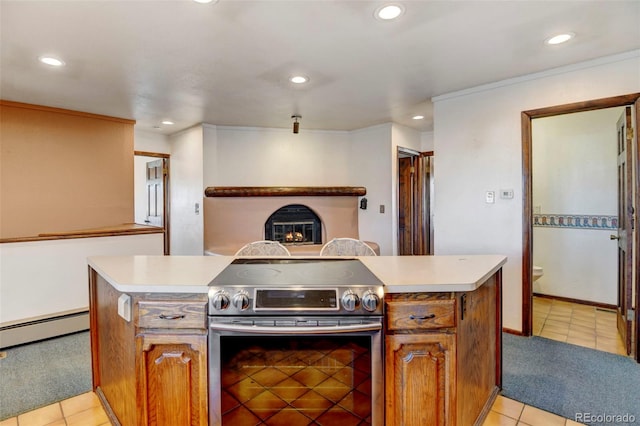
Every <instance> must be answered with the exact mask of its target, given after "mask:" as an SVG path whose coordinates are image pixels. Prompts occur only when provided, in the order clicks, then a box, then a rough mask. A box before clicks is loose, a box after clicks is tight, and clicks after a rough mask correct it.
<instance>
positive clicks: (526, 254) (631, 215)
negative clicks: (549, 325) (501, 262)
mask: <svg viewBox="0 0 640 426" xmlns="http://www.w3.org/2000/svg"><path fill="white" fill-rule="evenodd" d="M638 99H640V93H636V94H631V95H624V96H617V97H613V98H605V99H598V100H594V101H587V102H580V103H575V104H567V105H559V106H554V107H549V108H542V109H537V110H530V111H524V112H522V115H521V122H522V152H523V157H522V158H523V193H524V196H523V203H524V205H523V261H522V271H523V272H522V274H523V276H522V283H523V287H522V295H523V296H522V330H523V334H524V335H526V336H530V335H531V334H532V326H533V309H532V308H533V284H532V282H533V279H532V277H533V214H534V206H533V201H532V199H533V184H532V170H533V168H532V152H533V150H532V146H533V144H532V142H533V137H532V120H533V119H536V118H544V117H552V116H557V115H564V114H569V113H574V112H584V111H593V110H598V109H604V108H612V107H620V106H631V107H632V109H633V110H634V118H633V122H632V123H630V124H631V125H632V126H633V127H635V128H636V129H637V128H638V122H639V117H638V115H639V113H640V107H639V105H640V103H639V102H638ZM614 124H615V123H614ZM628 135H629V136H630V138H631V139H630V140H629V146H630V148H631V151H630V152H632V156H631V157H630V158H631V162H632V165H633V167H632V174H633V175H634V176H633V184H632V185H631V187H630V188H628V189H629V192H631V193H632V195H631V197H632V203H631V204H633V205H635V206H638V205H639V199H640V198H639V194H638V191H637V190H634V189H633V188H638V186H639V182H640V176H639V175H638V171H639V161H638V160H639V152H638V151H639V150H638V139H637V137H635V135H633V134H632V133H631V132H629V134H628ZM635 217H636V212H635V211H633V210H632V209H628V210H627V212H623V213H621V215H620V218H619V219H620V220H621V221H625V222H628V223H631V222H632V221H633V220H634V219H635ZM618 232H620V230H619V231H618ZM638 234H639V233H638V232H631V231H629V232H628V236H629V239H628V240H629V241H631V242H633V244H634V245H635V247H639V235H638ZM625 235H627V234H625ZM635 252H636V254H634V255H633V256H632V260H631V261H630V262H628V264H627V265H626V267H625V268H626V270H625V271H623V273H624V274H625V275H626V274H628V273H632V271H633V270H634V269H635V270H638V267H639V265H640V262H639V256H637V250H635ZM626 285H627V289H628V290H629V291H628V292H627V291H626V290H625V291H622V292H620V294H619V295H618V300H617V306H618V307H619V310H620V312H621V313H620V316H621V318H622V319H623V320H624V321H628V323H629V327H630V329H631V330H632V331H631V332H630V333H628V335H627V336H625V337H626V339H627V340H626V342H625V344H626V345H627V348H628V353H629V354H631V355H633V357H634V358H635V359H636V360H638V354H639V353H640V349H639V344H638V337H639V330H638V321H639V312H638V309H637V307H638V305H639V301H640V296H639V289H640V279H639V277H638V274H635V275H632V278H631V279H629V281H628V282H627V283H626ZM632 306H635V308H634V309H632V308H631V307H632Z"/></svg>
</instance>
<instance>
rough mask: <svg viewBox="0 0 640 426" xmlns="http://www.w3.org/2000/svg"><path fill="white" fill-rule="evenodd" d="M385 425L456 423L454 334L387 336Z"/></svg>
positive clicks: (423, 425) (420, 425) (404, 425)
mask: <svg viewBox="0 0 640 426" xmlns="http://www.w3.org/2000/svg"><path fill="white" fill-rule="evenodd" d="M385 347H386V361H385V362H386V365H385V367H386V371H385V387H386V393H385V395H386V396H385V398H386V423H385V424H386V426H425V425H434V426H436V425H454V424H455V409H454V407H455V395H456V379H455V371H456V366H455V360H456V357H455V335H452V334H445V333H432V334H396V335H388V336H387V337H386V341H385Z"/></svg>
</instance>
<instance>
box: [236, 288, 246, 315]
mask: <svg viewBox="0 0 640 426" xmlns="http://www.w3.org/2000/svg"><path fill="white" fill-rule="evenodd" d="M233 306H235V308H236V309H239V310H241V311H246V310H247V309H248V308H249V295H248V294H247V293H246V292H244V291H239V292H238V293H236V294H234V295H233Z"/></svg>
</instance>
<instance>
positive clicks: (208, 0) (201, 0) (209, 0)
mask: <svg viewBox="0 0 640 426" xmlns="http://www.w3.org/2000/svg"><path fill="white" fill-rule="evenodd" d="M193 1H195V2H196V3H202V4H205V3H218V0H193Z"/></svg>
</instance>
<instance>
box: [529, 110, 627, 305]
mask: <svg viewBox="0 0 640 426" xmlns="http://www.w3.org/2000/svg"><path fill="white" fill-rule="evenodd" d="M623 111H624V108H623V107H618V108H608V109H600V110H595V111H587V112H580V113H575V114H565V115H559V116H553V117H545V118H537V119H534V120H533V122H532V136H533V143H532V159H533V161H532V163H533V170H532V182H533V197H532V198H533V211H534V213H541V214H543V215H549V214H562V215H607V216H617V214H618V213H617V209H618V205H617V201H618V197H617V195H618V193H617V183H618V179H617V152H616V143H617V131H616V122H617V120H618V117H619V116H620V114H622V113H623ZM612 233H613V234H615V233H616V230H610V229H593V228H591V229H590V228H545V227H540V226H536V225H535V223H534V228H533V263H534V264H535V265H537V266H541V267H543V269H544V275H543V276H542V277H541V278H540V279H539V280H537V281H536V282H534V283H533V291H534V292H536V293H540V294H548V295H555V296H563V297H569V298H572V299H578V300H587V301H592V302H600V303H608V304H612V305H615V304H616V303H617V271H618V269H617V242H616V241H612V240H610V239H609V235H610V234H612Z"/></svg>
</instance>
